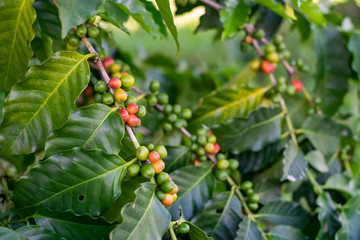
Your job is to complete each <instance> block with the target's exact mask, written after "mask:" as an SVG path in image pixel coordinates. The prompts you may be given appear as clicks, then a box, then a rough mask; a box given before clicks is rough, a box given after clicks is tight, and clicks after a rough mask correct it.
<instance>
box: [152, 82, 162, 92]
mask: <svg viewBox="0 0 360 240" xmlns="http://www.w3.org/2000/svg"><path fill="white" fill-rule="evenodd" d="M159 88H160V82H159V81H157V80H153V81H151V83H150V91H151V92H152V93H156V92H157V91H158V90H159Z"/></svg>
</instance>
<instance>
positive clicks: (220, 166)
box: [216, 159, 230, 170]
mask: <svg viewBox="0 0 360 240" xmlns="http://www.w3.org/2000/svg"><path fill="white" fill-rule="evenodd" d="M229 166H230V164H229V161H228V160H226V159H221V160H219V161H218V162H217V164H216V167H217V168H218V169H222V170H224V169H227V168H229Z"/></svg>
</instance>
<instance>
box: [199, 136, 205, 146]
mask: <svg viewBox="0 0 360 240" xmlns="http://www.w3.org/2000/svg"><path fill="white" fill-rule="evenodd" d="M197 142H198V143H199V144H200V145H201V146H204V145H205V144H206V142H207V139H206V136H199V137H198V140H197Z"/></svg>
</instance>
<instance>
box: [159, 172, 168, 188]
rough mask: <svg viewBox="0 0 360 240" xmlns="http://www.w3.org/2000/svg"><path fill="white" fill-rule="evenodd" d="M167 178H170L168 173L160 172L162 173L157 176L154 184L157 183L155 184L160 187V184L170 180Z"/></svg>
mask: <svg viewBox="0 0 360 240" xmlns="http://www.w3.org/2000/svg"><path fill="white" fill-rule="evenodd" d="M169 177H170V176H169V174H168V173H166V172H162V173H160V174H159V175H158V176H157V178H156V182H157V184H159V185H161V184H163V183H164V182H165V181H168V180H170V179H169Z"/></svg>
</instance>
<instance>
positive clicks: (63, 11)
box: [56, 0, 105, 38]
mask: <svg viewBox="0 0 360 240" xmlns="http://www.w3.org/2000/svg"><path fill="white" fill-rule="evenodd" d="M104 2H105V0H88V1H86V4H84V2H83V1H81V0H60V1H59V0H57V1H56V3H57V4H58V5H59V17H60V20H61V26H62V31H61V37H62V38H64V37H65V36H66V34H67V33H68V31H69V30H70V29H71V28H72V27H75V26H77V25H79V24H82V23H84V22H85V21H86V20H87V19H88V18H90V17H91V16H93V15H94V14H96V13H97V9H98V8H99V7H100V6H101V5H102V4H103V3H104Z"/></svg>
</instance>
